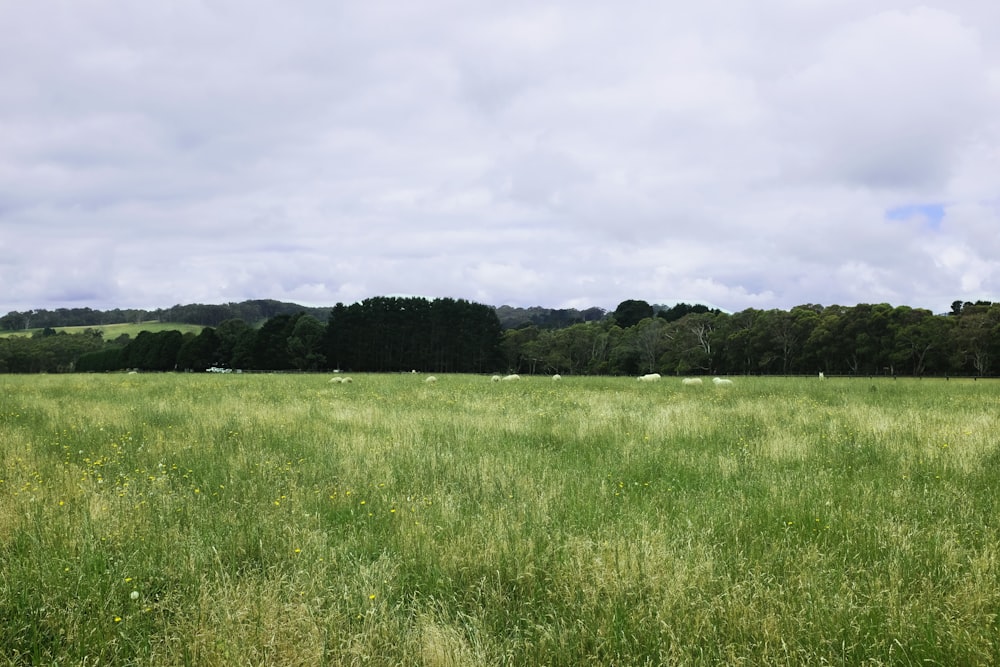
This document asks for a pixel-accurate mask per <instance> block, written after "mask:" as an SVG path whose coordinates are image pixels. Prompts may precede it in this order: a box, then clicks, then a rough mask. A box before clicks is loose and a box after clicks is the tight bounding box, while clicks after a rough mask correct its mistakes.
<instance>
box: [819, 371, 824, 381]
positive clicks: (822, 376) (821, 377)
mask: <svg viewBox="0 0 1000 667" xmlns="http://www.w3.org/2000/svg"><path fill="white" fill-rule="evenodd" d="M819 379H820V380H825V379H826V376H825V375H823V371H820V372H819Z"/></svg>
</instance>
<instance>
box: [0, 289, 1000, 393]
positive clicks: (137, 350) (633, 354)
mask: <svg viewBox="0 0 1000 667" xmlns="http://www.w3.org/2000/svg"><path fill="white" fill-rule="evenodd" d="M275 303H277V302H275ZM505 308H507V307H505ZM598 310H599V309H591V310H589V311H565V310H563V311H558V310H548V311H546V310H545V309H510V308H507V310H505V311H503V312H504V314H505V316H506V317H507V322H508V325H511V326H508V327H506V328H505V326H504V323H503V322H502V321H501V319H500V315H499V313H500V312H501V311H500V309H497V308H494V307H492V306H486V305H482V304H477V303H473V302H469V301H465V300H461V299H458V300H456V299H434V300H428V299H424V298H418V297H411V298H397V297H375V298H371V299H366V300H365V301H362V302H360V303H355V304H351V305H349V306H345V305H344V304H337V305H336V306H334V307H333V308H332V309H327V310H326V311H324V312H322V313H319V314H315V313H313V312H307V311H305V310H299V311H298V312H295V313H287V312H281V313H277V314H274V315H272V316H270V317H268V318H266V319H265V320H264V321H263V322H262V323H260V324H259V325H258V324H253V323H251V322H248V321H247V320H244V319H242V318H229V319H225V320H222V321H221V322H219V323H218V324H217V325H216V326H205V328H204V329H202V331H201V333H199V334H190V333H188V334H181V333H180V332H179V331H164V332H158V333H153V332H142V333H140V334H138V335H137V336H136V337H135V338H134V339H130V338H129V337H127V336H122V337H119V338H116V339H115V340H113V341H105V340H103V338H102V336H101V334H100V332H99V331H96V330H87V331H85V332H84V333H81V334H66V333H57V332H55V331H54V330H52V329H51V328H47V329H44V330H42V331H39V332H36V333H35V334H33V335H32V336H30V337H26V336H19V337H9V338H0V372H18V373H30V372H71V371H79V372H96V371H115V370H122V369H132V368H134V369H140V370H150V371H185V370H192V371H202V370H205V369H207V368H210V367H217V368H231V369H247V370H264V371H283V370H300V371H321V370H334V369H339V370H344V371H351V372H400V371H402V372H405V371H410V370H418V371H422V372H434V373H447V372H454V373H493V372H516V373H524V374H533V373H545V374H550V373H560V374H564V375H572V374H588V375H636V374H642V373H651V372H658V373H661V374H664V375H698V374H713V375H722V374H727V375H743V374H752V375H758V374H762V375H768V374H815V373H817V372H823V373H825V374H827V375H913V376H925V375H929V376H934V375H936V376H947V375H972V376H992V375H997V374H1000V303H997V304H994V303H991V302H986V301H978V302H975V303H973V302H962V301H956V302H955V303H954V304H952V309H951V312H949V313H947V314H941V315H937V314H933V313H931V312H930V311H928V310H924V309H920V308H910V307H908V306H891V305H889V304H884V303H882V304H858V305H856V306H839V305H832V306H825V307H824V306H820V305H815V304H806V305H801V306H796V307H794V308H792V309H791V310H788V311H785V310H779V309H771V310H759V309H753V308H749V309H746V310H743V311H740V312H737V313H726V312H722V311H720V310H718V309H712V308H709V307H707V306H703V305H700V304H695V305H690V304H675V305H673V306H669V307H667V306H657V305H651V304H649V303H647V302H645V301H639V300H628V301H623V302H622V303H621V304H619V305H618V307H617V308H616V309H615V310H614V311H613V312H610V313H604V312H603V311H601V312H600V317H598V316H597V315H598V313H597V312H596V311H598ZM560 322H561V323H562V325H561V326H560V325H559V324H558V323H560Z"/></svg>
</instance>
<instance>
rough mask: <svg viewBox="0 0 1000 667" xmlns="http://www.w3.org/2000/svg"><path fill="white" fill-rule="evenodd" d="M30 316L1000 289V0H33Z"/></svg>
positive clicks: (805, 299)
mask: <svg viewBox="0 0 1000 667" xmlns="http://www.w3.org/2000/svg"><path fill="white" fill-rule="evenodd" d="M0 26H2V32H3V38H2V40H0V313H6V312H9V311H11V310H26V309H29V308H47V309H53V308H60V307H67V308H71V307H91V308H98V309H102V310H103V309H109V308H114V307H122V308H160V307H168V306H171V305H174V304H178V303H180V304H186V303H226V302H229V301H243V300H246V299H279V300H284V301H295V302H298V303H302V304H305V305H311V306H332V305H334V304H335V303H337V302H343V303H352V302H355V301H359V300H362V299H365V298H367V297H371V296H382V295H398V294H406V295H419V296H425V297H428V298H435V297H455V298H464V299H470V300H473V301H477V302H480V303H486V304H490V305H497V306H498V305H503V304H509V305H515V306H533V305H540V306H545V307H550V308H566V307H576V308H587V307H591V306H599V307H602V308H607V309H614V307H615V306H616V305H617V304H618V303H619V302H620V301H622V300H624V299H643V300H647V301H649V302H652V303H665V302H672V301H687V302H699V303H708V304H711V305H714V306H718V307H720V308H723V309H726V310H730V311H739V310H743V309H745V308H751V307H752V308H781V309H789V308H791V307H793V306H795V305H798V304H803V303H819V304H822V305H831V304H840V305H854V304H857V303H881V302H888V303H891V304H893V305H909V306H915V307H924V308H930V309H931V310H933V311H935V312H943V311H947V310H948V308H949V304H951V302H952V301H954V300H955V299H963V300H975V299H989V300H1000V3H998V2H996V0H947V1H945V0H937V1H933V0H932V1H930V2H927V3H919V2H909V1H903V0H900V1H895V0H724V1H723V0H701V1H700V2H679V1H674V0H650V1H627V0H626V1H625V2H616V3H611V2H605V1H597V0H565V1H555V2H551V1H544V0H543V1H541V2H539V1H536V0H533V1H531V2H528V1H524V2H521V1H517V0H515V1H511V2H496V1H492V0H491V1H489V2H476V1H469V0H454V1H450V0H419V1H416V2H414V1H412V0H389V1H385V2H381V1H378V0H374V1H373V0H365V1H364V2H361V1H357V2H354V1H352V2H338V1H330V0H283V1H282V2H276V1H275V2H266V1H263V0H238V1H237V0H170V1H169V2H135V1H125V0H117V1H116V0H59V1H57V0H33V1H31V2H22V1H19V0H0Z"/></svg>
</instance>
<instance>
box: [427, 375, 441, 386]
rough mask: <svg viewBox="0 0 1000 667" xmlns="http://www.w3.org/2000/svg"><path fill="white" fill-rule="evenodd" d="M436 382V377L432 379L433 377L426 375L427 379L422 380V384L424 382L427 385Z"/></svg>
mask: <svg viewBox="0 0 1000 667" xmlns="http://www.w3.org/2000/svg"><path fill="white" fill-rule="evenodd" d="M437 381H438V379H437V378H436V377H434V376H433V375H428V376H427V379H426V380H424V382H426V383H428V384H434V383H435V382H437Z"/></svg>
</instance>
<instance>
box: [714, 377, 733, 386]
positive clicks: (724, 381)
mask: <svg viewBox="0 0 1000 667" xmlns="http://www.w3.org/2000/svg"><path fill="white" fill-rule="evenodd" d="M712 382H714V383H715V385H716V386H717V387H731V386H732V385H733V381H732V380H728V379H723V378H712Z"/></svg>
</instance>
